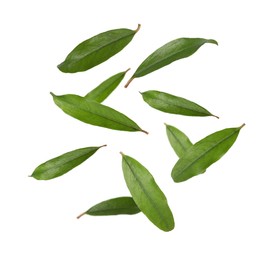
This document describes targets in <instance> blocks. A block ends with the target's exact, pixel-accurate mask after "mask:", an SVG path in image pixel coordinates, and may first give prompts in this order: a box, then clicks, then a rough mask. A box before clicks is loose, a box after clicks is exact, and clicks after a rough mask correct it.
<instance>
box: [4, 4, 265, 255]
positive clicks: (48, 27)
mask: <svg viewBox="0 0 269 260" xmlns="http://www.w3.org/2000/svg"><path fill="white" fill-rule="evenodd" d="M266 3H267V1H262V0H257V1H248V0H247V1H246V0H244V1H243V0H242V1H241V0H238V1H231V0H227V1H213V0H212V1H210V0H204V1H194V0H189V1H171V0H166V1H159V2H158V3H157V2H156V1H133V2H130V1H119V0H114V1H102V0H99V1H82V0H76V1H30V0H25V1H19V0H14V1H2V2H1V4H0V24H1V42H0V47H1V49H0V53H1V55H0V71H1V76H0V86H1V102H0V108H1V135H0V138H1V140H0V141H1V142H0V144H1V146H0V149H1V176H0V201H1V207H0V210H1V214H0V247H1V249H0V259H5V260H14V259H28V260H32V259H39V260H43V259H46V260H47V259H51V260H53V259H80V260H82V259H108V258H109V259H156V258H157V257H158V259H184V260H196V259H200V260H213V259H214V260H215V259H218V260H224V259H225V260H227V259H259V260H268V259H269V249H268V240H269V235H268V234H269V226H268V219H269V213H268V198H269V190H268V181H269V177H268V174H269V172H268V164H267V162H268V150H267V147H268V132H269V131H268V130H269V127H268V105H267V103H268V94H267V92H266V89H267V88H268V60H269V55H268V46H269V36H268V24H269V18H268V8H267V7H266ZM138 23H141V24H142V27H141V30H140V31H139V33H138V34H137V35H136V36H135V38H134V39H133V41H132V42H131V43H130V44H129V45H128V46H127V47H126V48H125V49H124V50H123V51H122V52H120V53H119V54H117V55H116V56H114V57H113V58H111V59H110V60H109V61H107V62H105V63H103V64H101V65H99V66H97V67H95V68H93V69H91V70H89V71H87V72H85V73H76V74H64V73H61V72H60V71H59V70H58V69H57V67H56V66H57V64H59V63H60V62H62V61H63V59H64V58H65V56H66V55H67V54H68V53H69V52H70V51H71V50H72V49H73V48H74V47H75V46H76V45H77V44H78V43H79V42H81V41H83V40H85V39H87V38H90V37H91V36H93V35H95V34H98V33H100V32H104V31H106V30H110V29H116V28H130V29H135V28H136V27H137V24H138ZM179 37H202V38H213V39H216V40H217V41H218V42H219V46H215V45H212V44H207V45H205V46H203V47H202V48H201V49H200V50H199V51H198V52H197V53H195V54H194V55H193V56H191V57H190V58H188V59H184V60H180V61H177V62H175V63H173V64H171V65H169V66H167V67H165V68H163V69H161V70H158V71H156V72H154V73H152V74H150V75H147V76H145V77H143V78H139V79H136V80H134V81H133V82H132V84H131V85H130V86H129V88H128V89H124V88H123V85H124V83H125V82H126V81H127V80H128V78H129V77H130V76H131V75H132V73H133V72H134V71H135V69H136V68H137V66H138V65H139V64H140V63H141V62H142V61H143V60H144V59H145V58H146V57H147V56H148V55H149V54H150V53H151V52H153V51H154V50H155V49H157V48H158V47H160V46H162V45H163V44H165V43H166V42H168V41H170V40H173V39H175V38H179ZM129 67H130V68H132V70H131V71H130V72H129V73H128V74H127V76H126V78H125V79H124V81H123V83H122V84H121V85H120V86H119V87H118V89H117V90H116V91H115V92H114V93H113V94H112V95H111V97H109V98H108V99H107V100H106V101H105V104H106V105H109V106H111V107H113V108H115V109H117V110H119V111H122V112H124V113H125V114H126V115H128V116H129V117H130V118H132V119H133V120H134V121H136V122H137V123H138V124H139V125H140V126H141V127H142V128H143V129H145V130H147V131H149V133H150V134H149V135H148V136H147V135H145V134H143V133H137V132H133V133H132V132H119V131H113V130H109V129H104V128H99V127H94V126H91V125H87V124H84V123H82V122H80V121H77V120H75V119H73V118H71V117H68V116H67V115H65V114H64V113H63V112H62V111H61V110H60V109H58V108H57V107H56V106H55V105H54V103H53V101H52V98H51V96H50V95H49V92H50V91H53V92H54V93H55V94H66V93H75V94H81V95H83V94H86V93H87V92H88V91H90V90H91V89H92V88H94V87H96V86H97V85H98V84H99V83H100V82H102V81H103V80H105V79H106V78H108V77H109V76H111V75H113V74H116V73H118V72H120V71H124V70H126V69H127V68H129ZM150 89H152V90H153V89H154V90H160V91H164V92H168V93H172V94H174V95H178V96H181V97H184V98H187V99H190V100H192V101H195V102H197V103H199V104H200V105H202V106H204V107H205V108H207V109H208V110H209V111H211V112H212V113H214V114H216V115H218V116H219V117H220V119H219V120H218V119H216V118H213V117H207V118H195V117H184V116H176V115H169V114H165V113H162V112H159V111H157V110H154V109H152V108H150V107H149V106H148V105H147V104H145V103H144V102H143V100H142V98H141V96H140V94H139V92H138V91H145V90H150ZM164 122H166V123H168V124H171V125H174V126H176V127H178V128H179V129H181V130H182V131H184V132H185V133H186V134H187V135H188V136H189V137H190V139H191V140H192V141H193V142H196V141H198V140H200V139H201V138H203V137H205V136H206V135H208V134H211V133H213V132H215V131H217V130H221V129H223V128H228V127H237V126H240V125H241V124H243V123H246V126H245V127H244V128H243V129H242V131H241V133H240V135H239V137H238V139H237V141H236V143H235V144H234V146H233V147H232V148H231V150H229V152H228V153H227V154H226V155H225V156H224V157H223V158H222V159H221V160H220V161H218V162H217V163H215V164H214V165H212V166H211V167H210V169H208V170H207V172H206V174H204V175H200V176H197V177H195V178H192V179H190V180H189V181H187V182H184V183H179V184H175V183H173V181H172V179H171V177H170V172H171V169H172V167H173V165H174V163H175V162H176V160H177V157H176V155H175V154H174V152H173V150H172V148H171V147H170V145H169V143H168V141H167V137H166V134H165V127H164V124H163V123H164ZM103 144H107V145H108V146H107V147H106V148H102V149H101V150H99V151H98V152H97V153H96V154H95V155H94V156H93V157H91V158H90V159H89V160H87V161H86V162H85V163H83V164H82V165H80V166H79V167H77V168H75V169H74V170H72V171H71V172H69V173H67V174H66V175H64V176H63V177H61V178H57V179H54V180H51V181H37V180H35V179H33V178H29V177H28V175H31V173H32V172H33V170H34V168H35V167H36V166H38V165H39V164H40V163H42V162H44V161H46V160H48V159H51V158H53V157H55V156H58V155H60V154H62V153H65V152H67V151H71V150H74V149H77V148H81V147H85V146H99V145H103ZM120 151H123V152H124V153H125V154H128V155H130V156H132V157H134V158H136V159H137V160H138V161H140V162H141V163H142V164H144V165H145V166H146V167H147V168H148V169H149V170H150V172H151V173H152V174H153V176H154V177H155V180H156V182H157V183H158V184H159V186H160V187H161V189H162V190H163V191H164V193H165V194H166V196H167V199H168V201H169V205H170V207H171V209H172V211H173V214H174V218H175V222H176V227H175V229H174V230H173V231H171V232H168V233H165V232H162V231H160V230H159V229H158V228H156V227H155V226H154V225H153V224H151V223H150V222H149V221H148V220H147V218H146V217H145V216H144V215H143V214H138V215H134V216H115V217H90V216H84V217H83V218H81V219H80V220H77V219H76V216H77V215H78V214H80V213H81V212H83V211H85V210H87V209H88V208H89V207H91V206H92V205H94V204H96V203H98V202H100V201H102V200H106V199H109V198H113V197H117V196H128V195H129V191H128V189H127V187H126V185H125V182H124V179H123V174H122V171H121V156H120V154H119V152H120Z"/></svg>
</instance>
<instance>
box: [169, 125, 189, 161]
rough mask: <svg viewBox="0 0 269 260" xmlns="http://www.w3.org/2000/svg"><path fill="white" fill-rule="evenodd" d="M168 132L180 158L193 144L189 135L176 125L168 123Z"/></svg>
mask: <svg viewBox="0 0 269 260" xmlns="http://www.w3.org/2000/svg"><path fill="white" fill-rule="evenodd" d="M166 134H167V137H168V140H169V142H170V144H171V146H172V148H173V149H174V151H175V153H176V154H177V156H178V157H179V158H180V157H182V156H183V155H184V154H185V153H186V151H187V150H188V149H189V148H190V147H192V146H193V144H192V142H191V141H190V139H189V138H188V136H186V135H185V134H184V133H183V132H181V131H180V130H179V129H177V128H176V127H174V126H171V125H167V124H166Z"/></svg>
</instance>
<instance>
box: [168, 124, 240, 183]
mask: <svg viewBox="0 0 269 260" xmlns="http://www.w3.org/2000/svg"><path fill="white" fill-rule="evenodd" d="M243 126H244V125H242V126H241V127H238V128H227V129H224V130H221V131H218V132H216V133H213V134H211V135H209V136H207V137H205V138H203V139H202V140H200V141H199V142H197V143H196V144H194V145H193V146H192V147H190V148H189V149H188V150H187V151H186V153H185V154H184V155H183V156H182V158H181V159H179V160H178V162H177V163H176V165H175V166H174V168H173V170H172V178H173V180H174V181H175V182H182V181H186V180H188V179H190V178H191V177H193V176H196V175H198V174H199V173H201V172H203V171H205V170H206V169H207V168H208V167H209V166H210V165H212V164H213V163H215V162H216V161H218V160H219V159H220V158H221V157H222V156H223V155H224V154H225V153H226V152H227V151H228V150H229V149H230V148H231V146H232V145H233V144H234V142H235V140H236V138H237V136H238V134H239V131H240V130H241V128H242V127H243Z"/></svg>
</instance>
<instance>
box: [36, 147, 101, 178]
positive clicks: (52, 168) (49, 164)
mask: <svg viewBox="0 0 269 260" xmlns="http://www.w3.org/2000/svg"><path fill="white" fill-rule="evenodd" d="M101 147H103V146H99V147H86V148H81V149H77V150H74V151H71V152H68V153H65V154H62V155H60V156H58V157H55V158H53V159H51V160H49V161H46V162H45V163H42V164H40V165H39V166H38V167H37V168H36V169H35V170H34V172H33V174H32V175H31V177H34V178H35V179H37V180H50V179H53V178H56V177H59V176H61V175H63V174H65V173H67V172H69V171H70V170H72V169H73V168H75V167H76V166H78V165H80V164H81V163H83V162H84V161H86V160H87V159H88V158H89V157H91V156H92V155H93V154H94V153H95V152H96V151H97V150H98V149H99V148H101Z"/></svg>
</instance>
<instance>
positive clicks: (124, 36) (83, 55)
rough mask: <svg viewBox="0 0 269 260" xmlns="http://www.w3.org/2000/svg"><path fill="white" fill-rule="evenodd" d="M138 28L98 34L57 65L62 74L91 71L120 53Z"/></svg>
mask: <svg viewBox="0 0 269 260" xmlns="http://www.w3.org/2000/svg"><path fill="white" fill-rule="evenodd" d="M139 28H140V25H138V28H137V29H136V30H135V31H133V30H130V29H115V30H110V31H106V32H103V33H100V34H98V35H95V36H94V37H92V38H90V39H88V40H85V41H83V42H82V43H80V44H79V45H78V46H76V47H75V48H74V49H73V50H72V51H71V52H70V53H69V54H68V55H67V57H66V59H65V61H64V62H62V63H61V64H59V65H58V68H59V70H60V71H62V72H69V73H75V72H79V71H85V70H88V69H91V68H93V67H95V66H97V65H99V64H100V63H102V62H104V61H106V60H108V59H109V58H111V57H112V56H114V55H115V54H117V53H118V52H120V51H121V50H122V49H123V48H124V47H125V46H126V45H128V43H129V42H130V41H131V40H132V39H133V37H134V35H135V34H136V33H137V32H138V30H139Z"/></svg>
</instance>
